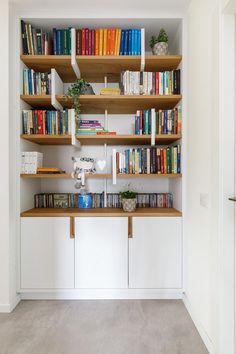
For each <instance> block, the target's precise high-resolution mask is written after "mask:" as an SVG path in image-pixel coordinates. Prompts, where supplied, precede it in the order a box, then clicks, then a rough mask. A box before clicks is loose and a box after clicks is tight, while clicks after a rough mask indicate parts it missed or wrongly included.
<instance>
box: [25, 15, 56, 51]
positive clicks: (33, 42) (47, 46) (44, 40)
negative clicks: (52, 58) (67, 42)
mask: <svg viewBox="0 0 236 354" xmlns="http://www.w3.org/2000/svg"><path fill="white" fill-rule="evenodd" d="M21 36H22V48H23V54H26V55H40V54H43V55H48V54H51V40H50V36H49V33H48V32H45V31H43V30H42V29H41V28H34V27H33V26H32V25H31V24H30V23H25V22H24V21H23V20H21Z"/></svg>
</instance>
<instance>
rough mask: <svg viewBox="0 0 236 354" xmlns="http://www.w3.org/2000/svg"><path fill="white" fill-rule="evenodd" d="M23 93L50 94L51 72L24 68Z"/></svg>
mask: <svg viewBox="0 0 236 354" xmlns="http://www.w3.org/2000/svg"><path fill="white" fill-rule="evenodd" d="M23 93H24V95H50V94H51V74H50V73H39V72H35V71H34V70H33V69H23Z"/></svg>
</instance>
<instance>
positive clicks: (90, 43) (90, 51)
mask: <svg viewBox="0 0 236 354" xmlns="http://www.w3.org/2000/svg"><path fill="white" fill-rule="evenodd" d="M88 55H92V30H90V29H89V30H88Z"/></svg>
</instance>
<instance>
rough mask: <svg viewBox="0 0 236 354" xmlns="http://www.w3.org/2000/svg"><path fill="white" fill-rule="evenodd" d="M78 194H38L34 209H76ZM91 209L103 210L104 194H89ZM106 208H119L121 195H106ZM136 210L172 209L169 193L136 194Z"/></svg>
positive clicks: (35, 197) (35, 198)
mask: <svg viewBox="0 0 236 354" xmlns="http://www.w3.org/2000/svg"><path fill="white" fill-rule="evenodd" d="M79 196H80V194H79V193H39V194H35V196H34V207H35V208H78V205H79V203H78V200H79ZM90 196H91V198H92V208H104V207H105V204H104V193H90ZM106 199H107V200H106V201H107V208H121V206H122V205H121V195H120V194H119V193H107V195H106ZM137 207H138V208H173V195H172V194H171V193H137Z"/></svg>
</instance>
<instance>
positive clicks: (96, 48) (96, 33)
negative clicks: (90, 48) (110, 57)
mask: <svg viewBox="0 0 236 354" xmlns="http://www.w3.org/2000/svg"><path fill="white" fill-rule="evenodd" d="M95 55H99V30H98V29H96V30H95Z"/></svg>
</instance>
